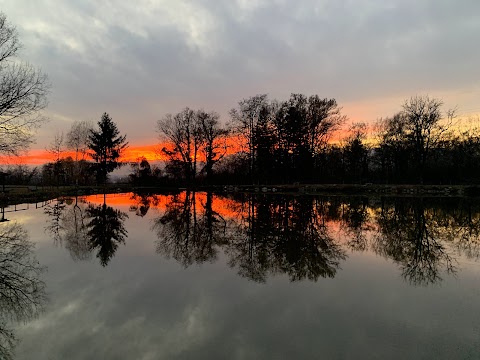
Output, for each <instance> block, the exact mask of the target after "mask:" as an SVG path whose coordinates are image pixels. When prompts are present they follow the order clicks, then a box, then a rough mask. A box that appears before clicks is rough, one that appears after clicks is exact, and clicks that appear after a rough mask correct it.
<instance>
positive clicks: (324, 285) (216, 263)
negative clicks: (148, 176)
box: [0, 192, 480, 359]
mask: <svg viewBox="0 0 480 360" xmlns="http://www.w3.org/2000/svg"><path fill="white" fill-rule="evenodd" d="M13 210H15V209H14V208H13V207H10V208H7V209H5V214H4V217H5V218H6V219H7V220H9V221H4V222H2V223H0V358H2V359H319V358H322V359H478V358H480V317H479V315H478V314H480V286H479V285H480V205H479V204H478V203H477V201H476V199H466V198H458V199H455V198H450V199H435V198H380V197H379V198H364V197H341V196H335V197H333V196H332V197H314V196H286V195H266V194H236V195H230V196H222V195H214V194H211V193H193V192H188V193H187V192H183V193H179V194H170V195H156V194H132V193H130V194H115V195H107V196H106V201H105V203H104V197H103V196H88V197H81V198H76V199H75V198H64V199H57V200H53V201H49V202H46V203H41V204H29V205H27V204H25V205H22V206H17V207H16V210H17V211H13Z"/></svg>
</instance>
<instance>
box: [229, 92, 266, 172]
mask: <svg viewBox="0 0 480 360" xmlns="http://www.w3.org/2000/svg"><path fill="white" fill-rule="evenodd" d="M268 107H269V101H268V97H267V95H266V94H261V95H255V96H252V97H250V98H248V99H243V100H242V101H240V102H239V103H238V108H236V109H232V110H230V116H231V117H232V120H233V123H234V126H235V128H236V130H237V132H238V133H239V134H240V135H241V136H242V137H243V138H244V140H245V142H246V143H247V146H248V158H249V163H250V174H251V175H252V174H253V171H254V167H255V129H256V127H257V125H258V123H259V122H260V121H261V116H262V114H263V113H264V110H265V109H267V108H268Z"/></svg>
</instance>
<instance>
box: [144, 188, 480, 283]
mask: <svg viewBox="0 0 480 360" xmlns="http://www.w3.org/2000/svg"><path fill="white" fill-rule="evenodd" d="M452 201H453V203H452ZM458 201H460V200H450V203H448V202H447V203H444V202H438V201H434V203H431V201H430V202H429V201H427V200H425V199H413V200H411V199H392V200H388V199H387V200H386V199H382V200H381V201H380V200H377V201H370V202H371V203H369V200H368V199H367V198H361V197H356V198H351V199H343V198H339V197H332V198H322V197H311V196H296V197H293V196H272V195H256V194H254V195H248V194H245V195H239V196H237V197H235V198H231V199H225V198H222V197H214V196H213V195H212V194H210V193H208V194H205V193H201V194H195V193H192V192H187V193H183V194H179V195H174V196H171V197H170V199H169V200H168V201H167V204H166V208H165V211H164V212H163V213H162V215H161V216H160V217H158V218H156V219H155V220H154V226H153V229H154V231H155V233H156V234H157V237H158V241H157V252H158V253H160V254H162V255H164V256H166V257H168V258H170V257H172V258H174V259H175V260H177V261H179V262H180V263H181V264H182V265H183V266H185V267H187V266H190V265H192V264H193V263H202V262H206V261H210V262H211V261H215V260H216V259H217V257H218V253H219V251H220V249H222V250H223V252H224V253H225V254H226V255H227V258H228V264H229V266H231V267H232V268H235V269H237V271H238V273H239V275H241V276H243V277H246V278H248V279H251V280H253V281H257V282H265V281H266V279H267V278H268V277H269V276H271V275H276V274H285V275H287V276H288V277H289V279H290V280H291V281H299V280H304V279H308V280H311V281H317V280H318V279H319V278H325V277H330V278H333V277H334V276H335V275H336V273H337V272H338V270H339V268H340V264H341V262H342V261H344V260H346V258H347V253H348V251H351V252H357V251H372V252H374V253H376V254H378V255H381V256H383V257H385V258H388V259H391V260H393V261H394V262H395V263H397V264H398V265H399V267H400V270H401V274H402V276H403V277H404V278H405V280H406V281H408V282H409V283H411V284H414V285H428V284H434V283H437V282H439V281H441V280H442V276H443V275H451V274H455V273H456V272H457V270H458V269H457V267H456V256H457V255H456V254H458V253H459V252H460V253H462V254H465V255H466V256H468V257H470V258H478V256H479V253H480V251H479V250H480V249H479V236H480V230H479V229H480V227H479V225H480V215H479V214H480V212H479V211H478V209H473V208H472V205H471V203H468V204H467V205H468V206H469V208H468V209H467V211H466V212H465V211H463V210H462V211H459V210H458V209H459V208H461V209H463V205H465V204H462V206H460V207H459V204H458ZM215 205H218V206H215ZM215 208H217V210H215ZM222 213H223V214H224V215H223V216H222V215H221V214H222ZM226 215H228V216H226ZM342 239H344V241H342Z"/></svg>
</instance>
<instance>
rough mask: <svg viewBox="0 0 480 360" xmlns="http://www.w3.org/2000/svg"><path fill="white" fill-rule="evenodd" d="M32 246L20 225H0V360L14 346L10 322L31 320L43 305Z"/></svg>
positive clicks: (9, 355) (10, 355)
mask: <svg viewBox="0 0 480 360" xmlns="http://www.w3.org/2000/svg"><path fill="white" fill-rule="evenodd" d="M34 247H35V245H34V243H32V242H31V241H29V239H28V234H27V232H26V230H25V229H24V228H23V227H22V225H20V224H8V225H7V224H2V225H0V358H1V359H13V351H14V348H15V345H16V343H17V340H16V337H15V333H14V332H13V331H12V330H10V329H9V324H10V323H11V322H27V321H29V320H31V319H33V318H35V317H36V316H37V315H38V314H39V313H40V312H41V311H42V310H43V307H44V304H45V302H46V298H47V296H46V292H45V283H44V282H43V281H42V280H41V279H40V276H41V274H42V273H43V272H44V270H45V268H44V267H42V266H40V264H39V263H38V261H37V259H36V257H35V254H34Z"/></svg>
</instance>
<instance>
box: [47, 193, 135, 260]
mask: <svg viewBox="0 0 480 360" xmlns="http://www.w3.org/2000/svg"><path fill="white" fill-rule="evenodd" d="M67 202H70V204H67ZM45 213H46V214H47V215H48V216H49V222H48V225H47V227H46V230H47V231H48V232H49V233H50V234H51V235H52V237H53V239H54V243H55V244H59V245H63V246H65V248H66V249H67V250H68V251H69V253H70V256H71V257H72V259H73V260H89V259H90V258H91V255H92V252H94V251H95V250H96V251H97V255H96V256H97V258H98V259H99V260H100V264H101V265H102V266H107V265H108V263H109V261H110V260H111V259H112V257H113V256H114V255H115V252H116V251H117V249H118V245H119V244H121V243H123V244H124V243H125V239H126V237H127V230H126V229H125V226H124V221H125V219H126V218H128V215H127V214H126V213H124V212H122V211H120V210H115V209H114V208H112V207H111V206H107V204H106V202H105V201H104V203H103V204H101V205H97V206H94V205H92V204H88V205H87V204H86V203H85V202H83V201H79V199H78V198H75V203H74V204H73V200H72V199H69V200H65V199H59V200H57V201H56V202H55V203H54V204H53V205H49V206H48V207H46V209H45Z"/></svg>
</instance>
